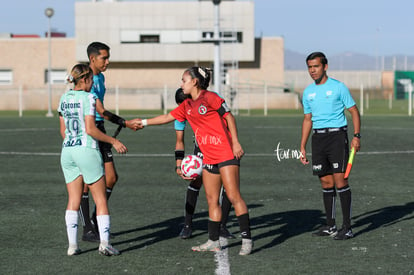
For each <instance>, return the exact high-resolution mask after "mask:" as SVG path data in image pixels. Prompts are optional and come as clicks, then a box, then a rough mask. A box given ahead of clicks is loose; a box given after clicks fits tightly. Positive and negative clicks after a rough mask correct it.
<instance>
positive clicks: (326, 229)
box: [300, 52, 361, 240]
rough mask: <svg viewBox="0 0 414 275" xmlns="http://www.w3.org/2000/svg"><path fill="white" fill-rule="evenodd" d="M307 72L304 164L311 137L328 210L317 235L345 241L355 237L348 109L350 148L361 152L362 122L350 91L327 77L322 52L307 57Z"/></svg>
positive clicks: (317, 171) (302, 158)
mask: <svg viewBox="0 0 414 275" xmlns="http://www.w3.org/2000/svg"><path fill="white" fill-rule="evenodd" d="M306 64H307V66H308V72H309V75H310V76H311V78H312V79H313V80H314V83H312V84H311V85H309V86H308V87H306V89H305V90H304V92H303V98H302V102H303V109H304V119H303V123H302V138H301V144H300V148H301V149H300V150H301V162H302V163H303V164H305V165H306V164H308V163H309V161H308V160H307V158H306V143H307V141H308V138H309V136H310V134H311V132H312V133H313V135H312V170H313V174H314V175H317V176H318V177H319V180H320V182H321V185H322V191H323V204H324V207H325V211H326V225H325V226H322V227H321V228H320V229H319V230H318V231H317V232H314V233H313V235H314V236H331V237H333V238H334V239H335V240H346V239H350V238H352V237H353V236H354V235H353V233H352V229H351V204H352V196H351V188H350V187H349V184H348V180H345V179H344V174H345V169H346V165H347V160H348V157H349V144H348V134H347V120H346V117H345V109H347V110H348V111H349V113H350V114H351V116H352V123H353V129H354V134H353V138H352V141H351V148H355V150H356V151H359V149H360V139H361V134H360V128H361V119H360V115H359V111H358V108H357V106H356V104H355V101H354V99H353V98H352V96H351V93H350V92H349V89H348V88H347V87H346V86H345V85H344V84H343V83H342V82H340V81H338V80H335V79H333V78H330V77H328V76H327V74H326V71H327V69H328V60H327V58H326V56H325V55H324V54H323V53H321V52H314V53H311V54H310V55H309V56H308V57H307V58H306ZM337 192H338V194H339V198H340V201H341V209H342V217H343V222H342V227H341V228H340V229H339V230H338V229H337V227H336V221H335V199H336V193H337Z"/></svg>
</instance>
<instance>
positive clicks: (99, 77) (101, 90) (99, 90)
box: [91, 73, 106, 121]
mask: <svg viewBox="0 0 414 275" xmlns="http://www.w3.org/2000/svg"><path fill="white" fill-rule="evenodd" d="M105 93H106V88H105V76H104V75H103V74H102V73H99V74H96V75H93V85H92V89H91V94H93V95H95V97H96V98H98V99H99V100H100V101H101V102H102V104H103V103H104V97H105ZM95 116H96V118H95V120H96V121H103V120H104V118H103V117H101V115H100V114H99V113H98V112H96V114H95Z"/></svg>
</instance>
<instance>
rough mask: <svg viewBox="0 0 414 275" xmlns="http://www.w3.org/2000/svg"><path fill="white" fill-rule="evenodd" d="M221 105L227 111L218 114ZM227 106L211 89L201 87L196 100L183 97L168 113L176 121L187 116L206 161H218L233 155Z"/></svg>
mask: <svg viewBox="0 0 414 275" xmlns="http://www.w3.org/2000/svg"><path fill="white" fill-rule="evenodd" d="M222 106H224V107H225V109H226V110H227V112H226V113H225V114H224V115H223V116H220V115H219V113H218V110H219V109H220V108H221V107H222ZM228 112H229V110H228V108H227V106H226V103H225V101H224V99H223V98H221V97H220V96H218V95H217V94H216V93H214V92H210V91H206V90H204V91H201V93H200V95H199V97H198V98H197V100H192V99H186V100H185V101H184V102H183V103H181V104H180V105H179V106H178V107H177V108H175V109H174V110H173V111H171V115H172V116H173V117H174V118H175V119H177V120H178V121H185V120H187V121H188V123H190V126H191V128H192V129H193V132H194V137H195V140H196V142H197V144H198V145H199V147H200V150H201V151H202V152H203V154H204V160H203V162H204V163H205V164H218V163H221V162H224V161H227V160H230V159H233V158H234V155H233V149H232V140H231V134H230V131H229V129H228V128H227V123H226V120H225V119H224V117H225V116H226V115H227V114H228Z"/></svg>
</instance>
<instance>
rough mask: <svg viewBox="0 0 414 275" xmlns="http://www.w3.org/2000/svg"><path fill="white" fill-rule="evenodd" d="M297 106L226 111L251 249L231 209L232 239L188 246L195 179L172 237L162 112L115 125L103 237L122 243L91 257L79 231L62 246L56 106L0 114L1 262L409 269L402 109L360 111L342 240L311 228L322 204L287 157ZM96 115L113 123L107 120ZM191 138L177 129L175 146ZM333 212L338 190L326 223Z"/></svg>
mask: <svg viewBox="0 0 414 275" xmlns="http://www.w3.org/2000/svg"><path fill="white" fill-rule="evenodd" d="M302 118H303V116H302V115H300V114H299V113H294V112H292V113H291V114H285V115H273V116H269V117H263V116H250V117H247V116H238V117H236V119H237V124H238V129H239V139H240V142H241V144H242V146H243V148H244V150H245V152H246V155H245V156H244V158H243V159H242V163H241V191H242V195H243V197H244V199H245V201H246V203H247V204H248V206H249V210H250V218H251V228H252V235H253V239H254V250H253V254H251V255H249V256H245V257H242V256H239V255H238V252H239V249H240V244H241V238H240V237H239V236H238V224H237V219H236V217H235V215H234V211H232V212H231V213H230V219H229V222H228V228H229V230H230V231H231V232H232V233H234V234H235V235H236V236H237V238H236V239H235V240H229V241H228V245H227V246H226V248H225V249H224V250H223V251H222V252H220V253H216V254H214V253H196V252H192V251H191V246H193V245H197V244H199V243H202V242H205V241H206V240H207V237H208V235H207V219H208V213H207V203H206V199H205V193H204V191H203V189H202V191H201V192H200V196H199V201H198V205H197V209H196V215H195V219H194V230H193V237H192V238H191V239H189V240H182V239H180V238H178V237H177V236H178V233H179V232H180V229H181V226H182V222H183V220H184V218H183V212H184V209H183V208H184V198H185V191H186V188H187V184H186V182H185V181H183V180H181V179H180V178H178V177H177V176H176V175H175V173H174V171H173V170H174V169H173V168H174V166H175V160H174V154H173V153H174V146H175V132H174V130H173V125H172V124H170V125H165V126H153V127H147V128H146V129H143V130H141V131H138V132H133V131H131V130H129V129H124V130H122V132H121V133H120V135H119V138H120V139H121V140H122V141H123V142H124V143H125V144H126V145H127V147H128V148H129V153H128V154H127V155H125V156H121V155H116V156H115V163H116V167H117V170H118V173H119V174H120V179H119V182H118V183H117V186H116V187H115V188H114V192H113V194H112V196H111V199H110V201H109V207H110V211H111V224H112V233H113V234H114V235H115V238H114V239H113V240H112V244H113V245H114V246H115V247H116V248H118V249H119V250H120V251H121V252H122V255H120V256H118V257H103V256H100V255H98V251H97V248H98V245H97V244H95V243H87V242H82V241H80V242H79V243H80V248H81V249H82V251H83V253H82V254H80V255H79V256H73V257H68V256H66V250H67V237H66V228H65V220H64V213H65V207H66V203H67V192H66V189H65V183H64V179H63V174H62V172H61V170H60V163H59V158H60V146H61V138H60V135H59V126H58V125H59V123H58V118H57V117H56V116H55V117H54V118H46V117H44V115H43V114H42V116H27V117H23V118H17V117H12V116H7V115H2V116H0V140H1V144H0V167H1V173H0V179H1V181H0V182H1V191H0V215H1V221H2V225H1V226H0V236H1V239H2V241H1V247H2V249H1V250H2V252H1V260H0V267H1V269H0V270H1V273H2V274H215V273H216V274H412V273H413V272H414V253H413V246H414V234H413V227H414V219H413V217H414V216H413V212H414V192H413V191H414V186H413V171H412V162H413V157H412V154H413V153H414V141H413V135H414V127H413V118H412V117H407V116H385V115H384V116H379V115H367V116H364V117H362V131H361V134H362V140H361V142H362V149H361V152H359V153H358V154H357V155H356V157H355V160H354V166H353V170H352V172H351V175H350V181H349V182H350V186H351V188H352V194H353V220H352V223H353V230H354V233H355V237H354V238H353V239H350V240H346V241H334V240H332V239H331V238H329V237H327V238H318V237H312V235H311V233H312V232H313V231H314V230H315V229H316V228H318V227H319V226H320V225H321V224H322V223H323V222H324V211H323V205H322V192H321V188H320V184H319V181H318V179H317V178H316V177H314V176H312V175H311V174H312V171H311V167H310V166H306V167H305V166H303V165H302V164H301V163H300V161H299V160H296V159H292V155H293V156H294V152H293V153H292V151H294V150H298V149H299V143H300V135H301V123H302ZM106 125H107V129H108V132H109V133H112V132H114V130H115V126H113V125H111V124H110V123H106ZM351 128H352V127H351ZM351 131H352V129H351ZM309 145H310V144H309ZM192 146H193V144H192V132H191V129H187V130H186V152H187V153H190V152H191V151H192ZM277 149H279V151H278V152H279V154H276V152H275V150H277ZM308 152H309V153H311V150H310V148H309V146H308ZM286 156H290V158H287V159H286V158H285V157H286ZM340 213H341V211H340V204H339V199H338V202H337V214H338V216H337V225H338V226H340V225H341V222H342V217H341V215H340ZM80 233H81V230H80ZM79 237H80V234H79Z"/></svg>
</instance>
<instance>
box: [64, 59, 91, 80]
mask: <svg viewBox="0 0 414 275" xmlns="http://www.w3.org/2000/svg"><path fill="white" fill-rule="evenodd" d="M91 74H92V70H91V68H90V67H89V66H88V65H86V64H82V63H79V64H76V65H75V66H73V68H72V70H71V72H70V75H69V76H68V79H67V80H68V82H69V83H73V84H75V85H76V84H78V82H79V80H81V79H83V78H88V77H89V76H90V75H91Z"/></svg>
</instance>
